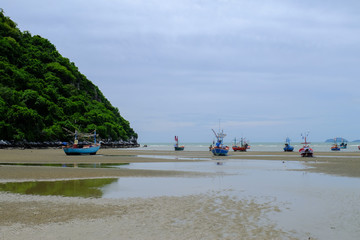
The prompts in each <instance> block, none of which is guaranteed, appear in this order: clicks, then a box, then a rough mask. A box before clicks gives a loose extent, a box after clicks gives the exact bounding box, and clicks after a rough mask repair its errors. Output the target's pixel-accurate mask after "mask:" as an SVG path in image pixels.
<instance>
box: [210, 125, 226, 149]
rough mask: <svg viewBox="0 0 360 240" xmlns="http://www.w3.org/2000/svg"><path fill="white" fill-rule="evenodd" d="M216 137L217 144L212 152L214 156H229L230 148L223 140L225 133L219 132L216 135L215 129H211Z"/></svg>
mask: <svg viewBox="0 0 360 240" xmlns="http://www.w3.org/2000/svg"><path fill="white" fill-rule="evenodd" d="M211 130H212V131H213V132H214V134H215V137H216V139H217V140H216V143H215V146H212V147H211V152H212V153H213V154H214V156H227V154H228V152H229V147H228V146H224V144H223V140H224V137H225V136H226V134H225V133H224V132H223V131H221V132H220V131H219V133H216V132H215V131H214V129H211Z"/></svg>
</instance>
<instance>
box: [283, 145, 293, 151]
mask: <svg viewBox="0 0 360 240" xmlns="http://www.w3.org/2000/svg"><path fill="white" fill-rule="evenodd" d="M293 151H294V147H292V146H288V147H284V152H293Z"/></svg>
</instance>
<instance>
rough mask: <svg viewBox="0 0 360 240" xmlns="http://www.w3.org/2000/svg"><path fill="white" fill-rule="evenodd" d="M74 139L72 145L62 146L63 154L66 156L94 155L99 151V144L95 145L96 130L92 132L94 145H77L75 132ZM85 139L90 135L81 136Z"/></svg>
mask: <svg viewBox="0 0 360 240" xmlns="http://www.w3.org/2000/svg"><path fill="white" fill-rule="evenodd" d="M74 135H75V139H74V144H69V145H67V146H64V147H63V149H64V152H65V154H66V155H89V154H90V155H95V154H96V152H97V151H98V150H99V149H100V146H101V144H100V143H96V130H95V131H94V135H93V136H94V143H92V144H79V141H78V139H77V137H78V132H77V131H76V130H75V134H74ZM82 135H83V136H85V137H89V136H91V135H92V134H91V135H90V134H82Z"/></svg>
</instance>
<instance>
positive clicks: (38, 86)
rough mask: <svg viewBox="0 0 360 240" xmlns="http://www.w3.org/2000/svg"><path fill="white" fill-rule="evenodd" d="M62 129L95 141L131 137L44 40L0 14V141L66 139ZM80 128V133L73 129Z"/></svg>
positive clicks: (116, 115)
mask: <svg viewBox="0 0 360 240" xmlns="http://www.w3.org/2000/svg"><path fill="white" fill-rule="evenodd" d="M64 128H67V129H70V130H72V131H73V130H74V129H75V128H78V130H80V131H82V132H92V131H93V130H94V129H96V130H97V133H98V134H99V136H100V138H102V139H111V140H112V141H117V140H127V141H129V140H132V141H133V142H136V139H137V134H136V133H135V132H134V130H133V129H132V128H130V124H129V122H128V121H126V120H125V119H124V118H123V117H121V116H120V113H119V110H118V109H117V108H115V107H113V106H112V105H111V103H110V102H109V101H108V100H107V99H106V98H105V97H104V95H103V94H102V93H101V91H100V90H99V88H98V87H97V86H95V85H94V84H93V83H92V82H91V81H89V80H88V79H87V78H86V77H85V76H84V75H83V74H81V73H80V72H79V70H78V68H77V67H76V66H75V64H74V63H73V62H70V61H69V59H67V58H65V57H62V56H61V55H60V54H59V52H58V51H57V50H56V48H55V46H54V45H53V44H51V43H50V41H49V40H47V39H45V38H42V37H40V36H38V35H35V36H32V35H31V34H30V33H29V32H28V31H24V32H21V31H20V30H19V29H18V28H17V25H16V23H14V22H13V21H12V20H11V19H10V18H9V17H6V16H5V15H4V12H3V10H2V9H1V12H0V139H3V140H14V141H23V140H24V139H26V140H27V141H55V140H61V141H63V140H70V139H71V138H72V137H71V136H69V135H68V134H67V132H66V131H65V130H64ZM79 128H80V129H79Z"/></svg>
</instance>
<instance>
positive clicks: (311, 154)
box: [301, 152, 313, 157]
mask: <svg viewBox="0 0 360 240" xmlns="http://www.w3.org/2000/svg"><path fill="white" fill-rule="evenodd" d="M301 157H313V153H312V152H303V153H301Z"/></svg>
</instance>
